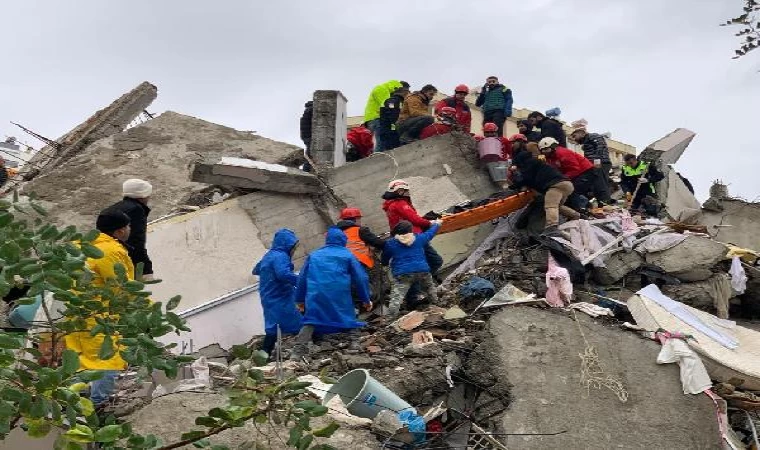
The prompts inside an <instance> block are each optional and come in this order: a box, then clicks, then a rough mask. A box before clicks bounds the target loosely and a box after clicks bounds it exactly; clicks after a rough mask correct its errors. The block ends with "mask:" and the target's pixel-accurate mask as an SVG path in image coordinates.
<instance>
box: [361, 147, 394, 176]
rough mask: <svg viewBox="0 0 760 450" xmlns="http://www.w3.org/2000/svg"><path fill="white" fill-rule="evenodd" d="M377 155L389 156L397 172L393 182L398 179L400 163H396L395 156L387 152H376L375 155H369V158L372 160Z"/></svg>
mask: <svg viewBox="0 0 760 450" xmlns="http://www.w3.org/2000/svg"><path fill="white" fill-rule="evenodd" d="M375 155H383V156H387V157H388V158H390V159H391V160H392V161H393V167H395V169H396V171H395V172H394V173H393V177H391V181H392V180H395V179H397V178H398V172H399V167H398V161H396V158H394V157H393V155H391V154H389V153H387V152H375V153H373V154H371V155H369V156H368V158H372V157H374V156H375Z"/></svg>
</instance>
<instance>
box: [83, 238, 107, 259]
mask: <svg viewBox="0 0 760 450" xmlns="http://www.w3.org/2000/svg"><path fill="white" fill-rule="evenodd" d="M81 248H82V253H84V255H85V256H87V257H88V258H93V259H99V258H102V257H103V251H102V250H100V249H99V248H97V247H95V246H94V245H92V244H89V243H87V242H82V247H81Z"/></svg>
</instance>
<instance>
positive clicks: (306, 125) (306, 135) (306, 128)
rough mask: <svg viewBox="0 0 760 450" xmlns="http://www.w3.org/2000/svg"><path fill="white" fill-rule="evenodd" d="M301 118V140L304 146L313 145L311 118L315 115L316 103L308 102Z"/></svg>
mask: <svg viewBox="0 0 760 450" xmlns="http://www.w3.org/2000/svg"><path fill="white" fill-rule="evenodd" d="M304 107H305V109H304V110H303V115H302V116H301V140H302V141H303V143H304V145H305V146H307V147H309V146H310V145H311V118H312V116H313V115H314V102H306V104H304Z"/></svg>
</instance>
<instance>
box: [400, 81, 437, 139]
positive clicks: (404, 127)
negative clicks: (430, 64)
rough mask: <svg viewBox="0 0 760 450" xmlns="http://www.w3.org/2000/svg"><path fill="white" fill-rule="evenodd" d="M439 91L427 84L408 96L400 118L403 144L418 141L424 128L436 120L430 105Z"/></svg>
mask: <svg viewBox="0 0 760 450" xmlns="http://www.w3.org/2000/svg"><path fill="white" fill-rule="evenodd" d="M437 93H438V89H437V88H436V87H435V86H433V85H432V84H426V85H425V86H423V87H422V89H420V90H419V91H417V92H412V93H411V94H409V95H407V96H406V98H405V99H404V105H403V106H402V107H401V114H400V115H399V118H398V133H399V136H400V137H399V139H400V140H401V143H402V144H408V143H410V142H413V141H416V140H417V139H419V136H420V132H421V131H422V129H423V128H425V127H426V126H428V125H430V124H432V123H433V122H435V119H434V118H433V116H431V115H430V110H429V107H430V101H431V100H433V97H434V96H435V94H437Z"/></svg>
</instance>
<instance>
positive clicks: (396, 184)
mask: <svg viewBox="0 0 760 450" xmlns="http://www.w3.org/2000/svg"><path fill="white" fill-rule="evenodd" d="M399 189H406V190H409V184H407V182H406V181H404V180H393V181H391V182H390V183H388V192H396V191H398V190H399Z"/></svg>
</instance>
